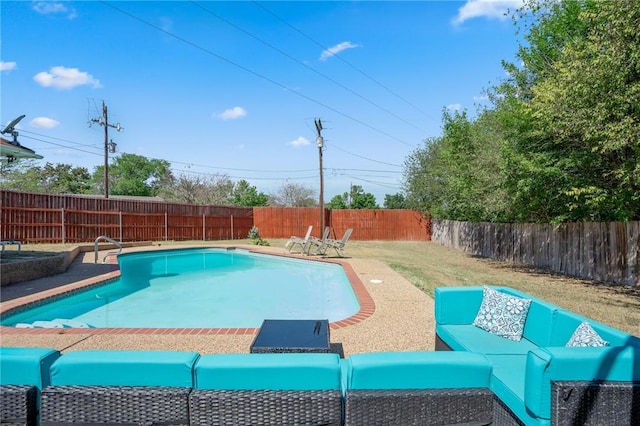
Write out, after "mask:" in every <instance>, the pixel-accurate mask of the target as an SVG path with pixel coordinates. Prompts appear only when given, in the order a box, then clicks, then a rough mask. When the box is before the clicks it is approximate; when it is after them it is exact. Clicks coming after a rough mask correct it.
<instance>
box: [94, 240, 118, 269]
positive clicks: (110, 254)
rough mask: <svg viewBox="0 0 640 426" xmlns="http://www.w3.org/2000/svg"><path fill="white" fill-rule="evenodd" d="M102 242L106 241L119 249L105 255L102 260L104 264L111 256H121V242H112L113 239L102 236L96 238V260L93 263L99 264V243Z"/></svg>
mask: <svg viewBox="0 0 640 426" xmlns="http://www.w3.org/2000/svg"><path fill="white" fill-rule="evenodd" d="M100 240H105V241H108V242H110V243H111V244H113V245H115V246H116V247H118V251H117V252H116V251H110V252H108V253H107V254H105V255H104V257H103V258H102V263H104V262H105V260H107V257H109V256H113V255H116V256H117V255H119V254H120V252H122V244H120V243H119V242H117V241H115V240H112V239H111V238H109V237H107V236H105V235H101V236H99V237H98V238H96V240H95V241H94V243H93V251H94V252H95V259H94V261H93V263H98V242H99V241H100Z"/></svg>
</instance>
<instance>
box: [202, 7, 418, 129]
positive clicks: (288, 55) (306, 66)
mask: <svg viewBox="0 0 640 426" xmlns="http://www.w3.org/2000/svg"><path fill="white" fill-rule="evenodd" d="M189 3H191V4H193V5H194V6H196V7H198V8H200V9H201V10H203V11H205V12H206V13H208V14H210V15H212V16H215V17H216V18H218V19H219V20H221V21H222V22H224V23H226V24H227V25H230V26H232V27H233V28H235V29H237V30H238V31H240V32H242V33H244V34H246V35H248V36H249V37H251V38H253V39H254V40H257V41H259V42H260V43H262V44H264V45H265V46H267V47H269V48H270V49H273V50H275V51H276V52H278V53H280V54H281V55H283V56H285V57H287V58H289V59H291V60H292V61H294V62H295V63H297V64H298V65H300V66H302V67H304V68H306V69H308V70H309V71H311V72H313V73H315V74H317V75H319V76H321V77H323V78H325V79H326V80H328V81H330V82H332V83H333V84H335V85H337V86H338V87H341V88H342V89H344V90H346V91H347V92H349V93H351V94H352V95H354V96H357V97H358V98H360V99H362V100H363V101H365V102H367V103H369V104H371V105H373V106H374V107H376V108H378V109H380V110H382V111H384V112H386V113H387V114H389V115H390V116H392V117H394V118H396V119H398V120H400V121H402V122H403V123H405V124H407V125H409V126H411V127H413V128H414V129H416V130H418V131H420V132H422V133H424V134H426V133H427V131H426V130H423V129H421V128H420V127H418V126H416V125H415V124H413V123H410V122H409V121H407V120H405V119H404V118H402V117H400V116H399V115H397V114H396V113H394V112H392V111H389V110H388V109H386V108H385V107H383V106H381V105H379V104H377V103H375V102H374V101H372V100H371V99H369V98H367V97H365V96H363V95H361V94H359V93H357V92H356V91H354V90H352V89H351V88H349V87H347V86H345V85H344V84H342V83H340V82H339V81H337V80H335V79H334V78H331V77H329V76H328V75H326V74H324V73H322V72H320V71H318V70H316V69H315V68H312V67H310V66H309V65H307V64H305V63H304V62H302V61H300V60H299V59H297V58H295V57H293V56H291V55H290V54H288V53H287V52H285V51H283V50H281V49H279V48H278V47H276V46H274V45H273V44H271V43H269V42H267V41H266V40H264V39H262V38H260V37H258V36H256V35H254V34H252V33H250V32H249V31H247V30H245V29H244V28H241V27H240V26H238V25H236V24H234V23H233V22H231V21H229V20H228V19H226V18H224V17H222V16H220V15H218V14H217V13H215V12H213V11H212V10H210V9H207V8H206V7H204V6H201V5H200V4H198V3H197V2H195V1H190V2H189Z"/></svg>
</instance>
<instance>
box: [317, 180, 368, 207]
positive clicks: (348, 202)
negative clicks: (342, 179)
mask: <svg viewBox="0 0 640 426" xmlns="http://www.w3.org/2000/svg"><path fill="white" fill-rule="evenodd" d="M327 208H329V209H334V210H339V209H379V208H380V206H379V205H378V203H377V202H376V197H375V196H374V195H373V194H371V193H369V192H364V189H363V188H362V186H360V185H351V187H350V188H349V192H345V193H344V194H342V195H336V196H334V197H333V198H332V199H331V201H329V203H328V204H327Z"/></svg>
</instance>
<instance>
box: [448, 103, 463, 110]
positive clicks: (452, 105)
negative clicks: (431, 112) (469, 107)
mask: <svg viewBox="0 0 640 426" xmlns="http://www.w3.org/2000/svg"><path fill="white" fill-rule="evenodd" d="M461 108H462V105H460V104H450V105H447V109H450V110H451V111H460V109H461Z"/></svg>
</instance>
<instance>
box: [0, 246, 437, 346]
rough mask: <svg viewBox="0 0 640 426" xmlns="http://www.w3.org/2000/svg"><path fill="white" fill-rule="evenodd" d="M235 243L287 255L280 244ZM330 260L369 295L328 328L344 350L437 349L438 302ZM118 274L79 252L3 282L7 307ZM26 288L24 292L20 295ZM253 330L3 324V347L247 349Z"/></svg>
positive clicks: (375, 272) (368, 264)
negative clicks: (52, 268) (47, 271)
mask: <svg viewBox="0 0 640 426" xmlns="http://www.w3.org/2000/svg"><path fill="white" fill-rule="evenodd" d="M198 247H202V246H198ZM237 247H238V248H246V249H250V250H255V251H260V252H265V253H271V254H279V255H286V252H285V250H284V249H283V248H281V247H256V246H240V245H238V246H237ZM171 248H177V247H171V246H161V247H158V246H152V247H136V248H130V249H123V253H127V252H132V251H141V250H158V249H171ZM180 248H186V246H180ZM296 257H302V256H296ZM330 260H339V261H340V262H344V263H346V264H347V265H348V266H350V268H346V270H347V271H348V272H349V269H350V270H351V273H355V275H356V276H357V279H359V281H360V282H361V287H362V290H363V291H364V293H366V294H367V295H368V297H370V301H371V303H370V304H369V305H368V306H366V307H363V310H361V313H362V312H363V311H366V312H365V313H364V314H362V315H361V316H360V317H358V318H357V319H356V320H354V321H351V322H349V323H341V324H338V323H334V324H333V326H332V327H331V342H332V343H333V344H337V345H340V347H341V351H342V352H343V354H344V356H349V355H350V354H354V353H362V352H383V351H418V350H433V348H434V332H435V324H434V318H433V309H434V305H433V300H432V299H431V298H430V297H429V296H427V295H426V294H424V293H423V292H422V291H420V290H419V289H417V288H416V287H415V286H413V285H412V284H411V283H409V282H408V281H407V280H406V279H404V278H403V277H402V276H400V275H399V274H398V273H396V272H395V271H393V270H392V269H391V268H389V267H388V266H386V265H385V264H384V263H382V262H380V261H376V260H369V259H359V258H345V259H330ZM118 273H119V272H118V269H117V265H96V264H95V263H94V253H92V252H91V253H81V254H79V255H78V258H76V260H74V261H73V262H72V264H71V266H70V267H69V269H68V270H67V271H66V272H65V273H64V274H60V275H59V276H55V277H50V278H44V279H40V280H34V281H29V282H24V283H20V284H15V285H12V286H9V287H3V289H2V292H3V297H2V299H3V302H2V310H5V309H6V308H8V307H10V306H13V305H15V304H16V303H23V302H24V301H25V300H36V299H38V298H41V297H42V295H43V294H54V293H59V292H60V291H66V290H69V289H73V288H76V287H77V286H78V285H87V284H89V283H93V282H97V281H104V280H105V279H107V278H110V277H115V276H117V275H118ZM372 280H373V282H372ZM352 282H353V279H352ZM73 283H76V284H73ZM78 283H79V284H78ZM14 286H15V287H14ZM355 287H356V286H354V288H355ZM356 290H357V289H356ZM43 292H44V293H43ZM12 293H13V296H12ZM21 294H25V296H23V297H18V296H20V295H21ZM13 297H15V298H13ZM9 299H11V300H9ZM365 308H366V309H365ZM256 332H257V330H256V329H244V330H243V331H235V332H233V333H234V334H219V333H210V332H205V331H204V330H200V329H196V330H193V331H190V330H189V329H186V330H184V331H182V332H178V333H176V332H175V330H174V331H173V332H172V331H163V330H162V329H156V330H151V331H149V330H139V329H138V330H131V331H129V332H127V331H122V329H119V330H116V331H114V332H109V331H106V332H105V330H104V329H102V330H101V329H93V330H92V329H73V330H71V329H16V328H11V327H0V345H2V346H31V347H33V346H37V347H51V348H55V349H58V350H60V351H63V352H68V351H74V350H83V349H130V350H135V349H149V350H184V351H195V352H199V353H201V354H208V353H248V352H249V346H250V345H251V342H252V341H253V339H254V337H255V333H256Z"/></svg>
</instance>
